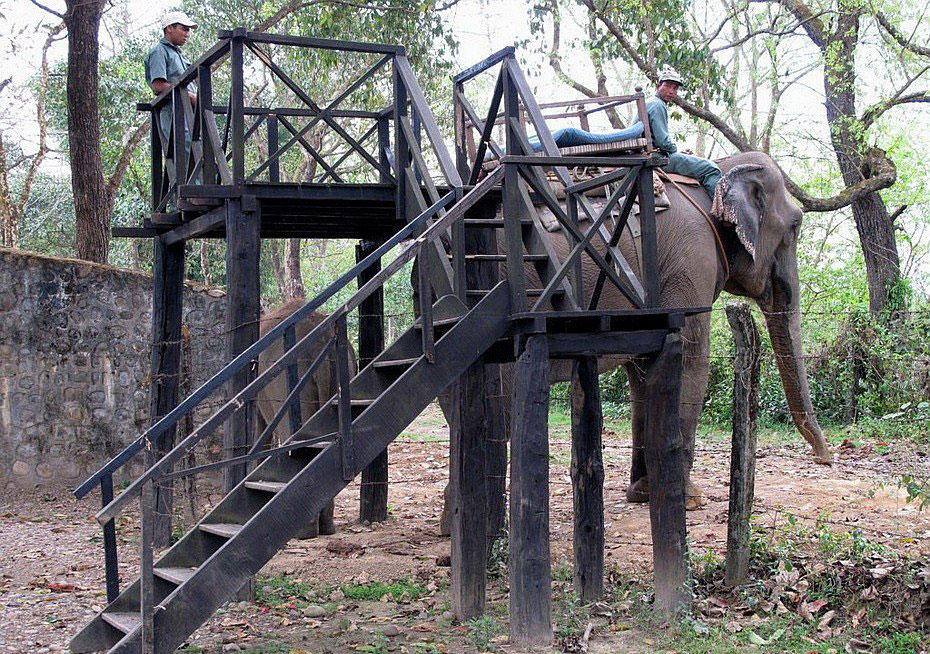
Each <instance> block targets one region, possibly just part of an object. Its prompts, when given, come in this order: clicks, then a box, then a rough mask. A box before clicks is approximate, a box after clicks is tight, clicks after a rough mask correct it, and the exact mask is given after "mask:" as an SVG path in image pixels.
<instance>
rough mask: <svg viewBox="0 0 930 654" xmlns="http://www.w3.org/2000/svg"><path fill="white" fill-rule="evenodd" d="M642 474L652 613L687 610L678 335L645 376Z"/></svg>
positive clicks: (672, 336)
mask: <svg viewBox="0 0 930 654" xmlns="http://www.w3.org/2000/svg"><path fill="white" fill-rule="evenodd" d="M644 390H645V406H644V411H645V414H646V415H645V420H644V422H645V434H646V439H645V440H646V470H647V471H648V475H649V518H650V522H651V525H652V557H653V564H654V569H655V586H656V602H655V605H656V608H657V610H658V611H659V612H661V613H666V614H671V613H676V612H678V611H680V610H682V609H684V608H686V607H687V604H688V601H689V599H690V594H689V590H688V548H687V542H686V538H687V531H686V527H685V457H684V444H683V442H682V437H681V428H680V421H679V418H678V402H679V397H680V394H681V336H680V335H679V334H678V333H671V334H669V335H668V336H666V337H665V344H664V346H663V348H662V351H661V352H660V353H659V355H658V357H656V358H655V359H654V360H653V361H652V362H651V364H650V365H649V368H648V370H647V371H646V379H645V383H644Z"/></svg>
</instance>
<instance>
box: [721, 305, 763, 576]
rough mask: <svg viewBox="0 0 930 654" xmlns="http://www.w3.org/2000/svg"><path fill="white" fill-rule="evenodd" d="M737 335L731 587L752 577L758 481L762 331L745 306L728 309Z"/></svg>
mask: <svg viewBox="0 0 930 654" xmlns="http://www.w3.org/2000/svg"><path fill="white" fill-rule="evenodd" d="M727 321H729V323H730V329H731V331H732V332H733V345H734V350H735V356H734V357H733V442H732V448H731V451H730V513H729V517H728V519H727V569H726V583H727V585H728V586H739V585H740V584H744V583H746V581H747V577H748V574H749V519H750V517H751V516H752V501H753V494H754V492H755V479H756V416H757V414H758V410H759V359H760V356H761V345H760V341H759V330H758V329H757V328H756V322H755V320H753V317H752V313H751V312H750V310H749V306H748V305H747V304H746V303H745V302H731V303H730V304H728V305H727Z"/></svg>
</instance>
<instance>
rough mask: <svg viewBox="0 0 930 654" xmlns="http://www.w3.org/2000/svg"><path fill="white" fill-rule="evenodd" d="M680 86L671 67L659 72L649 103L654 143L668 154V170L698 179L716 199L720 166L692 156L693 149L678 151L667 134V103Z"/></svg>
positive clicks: (711, 197)
mask: <svg viewBox="0 0 930 654" xmlns="http://www.w3.org/2000/svg"><path fill="white" fill-rule="evenodd" d="M679 88H681V77H679V75H678V73H676V72H675V71H673V70H671V69H668V68H667V69H665V70H664V71H662V74H661V75H659V84H658V86H657V87H656V94H655V97H653V98H650V100H649V101H648V102H647V103H646V113H647V114H648V116H649V129H650V130H652V142H653V144H654V145H655V147H656V148H658V149H659V150H661V151H662V153H663V154H665V155H666V156H667V157H668V165H667V166H665V170H666V171H667V172H670V173H677V174H679V175H686V176H687V177H693V178H695V179H697V180H698V181H699V182H700V183H701V186H703V187H704V189H705V190H706V191H707V194H708V195H710V199H711V200H713V199H714V189H716V188H717V182H719V181H720V176H721V173H720V168H718V167H717V164H715V163H714V162H713V161H709V160H707V159H702V158H701V157H695V156H693V155H692V154H691V151H690V150H686V151H685V152H684V153H682V152H679V151H678V147H677V146H676V145H675V142H674V141H672V139H671V137H670V136H669V133H668V103H669V102H671V101H672V100H674V99H675V98H677V97H678V89H679ZM637 122H639V118H637V119H636V120H635V121H634V124H635V123H637Z"/></svg>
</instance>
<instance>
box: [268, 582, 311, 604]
mask: <svg viewBox="0 0 930 654" xmlns="http://www.w3.org/2000/svg"><path fill="white" fill-rule="evenodd" d="M309 594H310V586H309V584H306V583H304V582H303V581H301V580H300V579H297V578H296V577H293V576H291V575H275V576H270V577H259V578H258V579H257V580H256V583H255V601H256V602H257V603H258V604H263V605H265V606H270V607H278V606H287V605H294V606H295V607H304V606H307V605H308V604H309V602H308V596H309Z"/></svg>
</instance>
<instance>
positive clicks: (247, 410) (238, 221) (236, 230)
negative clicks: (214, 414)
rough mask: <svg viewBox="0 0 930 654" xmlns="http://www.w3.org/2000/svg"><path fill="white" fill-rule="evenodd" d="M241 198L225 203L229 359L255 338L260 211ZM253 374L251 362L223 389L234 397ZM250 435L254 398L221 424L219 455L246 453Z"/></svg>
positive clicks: (234, 479)
mask: <svg viewBox="0 0 930 654" xmlns="http://www.w3.org/2000/svg"><path fill="white" fill-rule="evenodd" d="M249 200H250V198H248V196H246V197H245V198H243V199H242V200H229V201H228V202H227V203H226V211H227V215H226V243H227V245H226V279H227V284H226V293H227V295H226V303H227V305H226V329H227V332H226V357H227V359H229V360H232V359H234V358H235V357H236V356H237V355H238V354H240V353H241V352H243V351H244V350H246V349H247V348H248V347H249V346H251V345H252V344H253V343H254V342H255V341H257V340H258V320H259V316H260V312H261V309H260V305H259V299H260V296H259V293H260V291H259V258H260V254H261V239H260V238H259V226H260V223H261V215H260V213H259V212H258V205H257V203H255V202H254V199H252V201H249ZM253 378H254V371H253V366H246V367H244V368H243V369H241V370H240V371H239V372H237V373H236V374H235V375H233V377H232V379H231V380H230V382H229V386H228V392H229V394H230V396H232V395H235V394H236V393H238V392H239V391H241V390H242V389H243V388H245V387H246V386H247V385H248V384H249V383H250V382H251V381H252V379H253ZM254 436H255V402H254V400H250V401H247V402H245V403H243V406H242V407H241V408H239V409H238V410H237V411H236V412H235V413H234V414H233V415H232V417H231V418H230V419H229V420H228V421H227V423H226V433H225V436H224V438H223V449H224V457H225V458H231V457H234V456H241V455H244V454H247V453H248V451H249V447H250V445H251V444H252V441H253V440H254ZM246 472H247V466H246V465H245V464H241V465H237V466H231V467H229V468H227V469H226V470H225V471H224V478H223V490H224V491H225V492H227V493H228V492H229V491H231V490H232V489H233V488H234V487H235V486H236V485H237V484H238V483H239V482H240V481H242V479H243V478H244V477H245V475H246Z"/></svg>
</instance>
